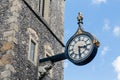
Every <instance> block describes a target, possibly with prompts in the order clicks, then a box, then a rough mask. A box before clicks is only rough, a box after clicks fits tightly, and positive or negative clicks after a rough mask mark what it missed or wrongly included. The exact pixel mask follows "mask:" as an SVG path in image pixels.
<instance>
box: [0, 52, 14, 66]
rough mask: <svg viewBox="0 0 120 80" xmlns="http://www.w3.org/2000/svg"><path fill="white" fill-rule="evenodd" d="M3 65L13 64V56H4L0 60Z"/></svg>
mask: <svg viewBox="0 0 120 80" xmlns="http://www.w3.org/2000/svg"><path fill="white" fill-rule="evenodd" d="M0 60H1V62H2V63H3V64H5V65H6V64H11V63H12V62H13V56H12V55H11V54H5V55H3V57H2V58H1V59H0Z"/></svg>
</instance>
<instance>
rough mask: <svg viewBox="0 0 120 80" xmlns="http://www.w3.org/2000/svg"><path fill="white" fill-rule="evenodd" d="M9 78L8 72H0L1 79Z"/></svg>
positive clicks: (9, 73)
mask: <svg viewBox="0 0 120 80" xmlns="http://www.w3.org/2000/svg"><path fill="white" fill-rule="evenodd" d="M10 76H11V72H10V71H9V70H6V71H3V72H1V78H7V77H10Z"/></svg>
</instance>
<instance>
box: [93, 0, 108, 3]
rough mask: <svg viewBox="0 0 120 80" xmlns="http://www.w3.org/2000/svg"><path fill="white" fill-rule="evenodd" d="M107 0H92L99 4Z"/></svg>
mask: <svg viewBox="0 0 120 80" xmlns="http://www.w3.org/2000/svg"><path fill="white" fill-rule="evenodd" d="M106 2H107V0H92V3H93V4H101V3H106Z"/></svg>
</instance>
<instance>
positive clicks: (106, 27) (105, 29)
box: [103, 20, 111, 31]
mask: <svg viewBox="0 0 120 80" xmlns="http://www.w3.org/2000/svg"><path fill="white" fill-rule="evenodd" d="M110 29H111V27H110V26H109V21H108V20H105V21H104V26H103V30H104V31H108V30H110Z"/></svg>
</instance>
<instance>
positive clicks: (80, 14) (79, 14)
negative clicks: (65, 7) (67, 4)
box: [77, 12, 83, 24]
mask: <svg viewBox="0 0 120 80" xmlns="http://www.w3.org/2000/svg"><path fill="white" fill-rule="evenodd" d="M77 20H78V24H80V23H81V24H83V16H82V13H81V12H79V13H78V17H77Z"/></svg>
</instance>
